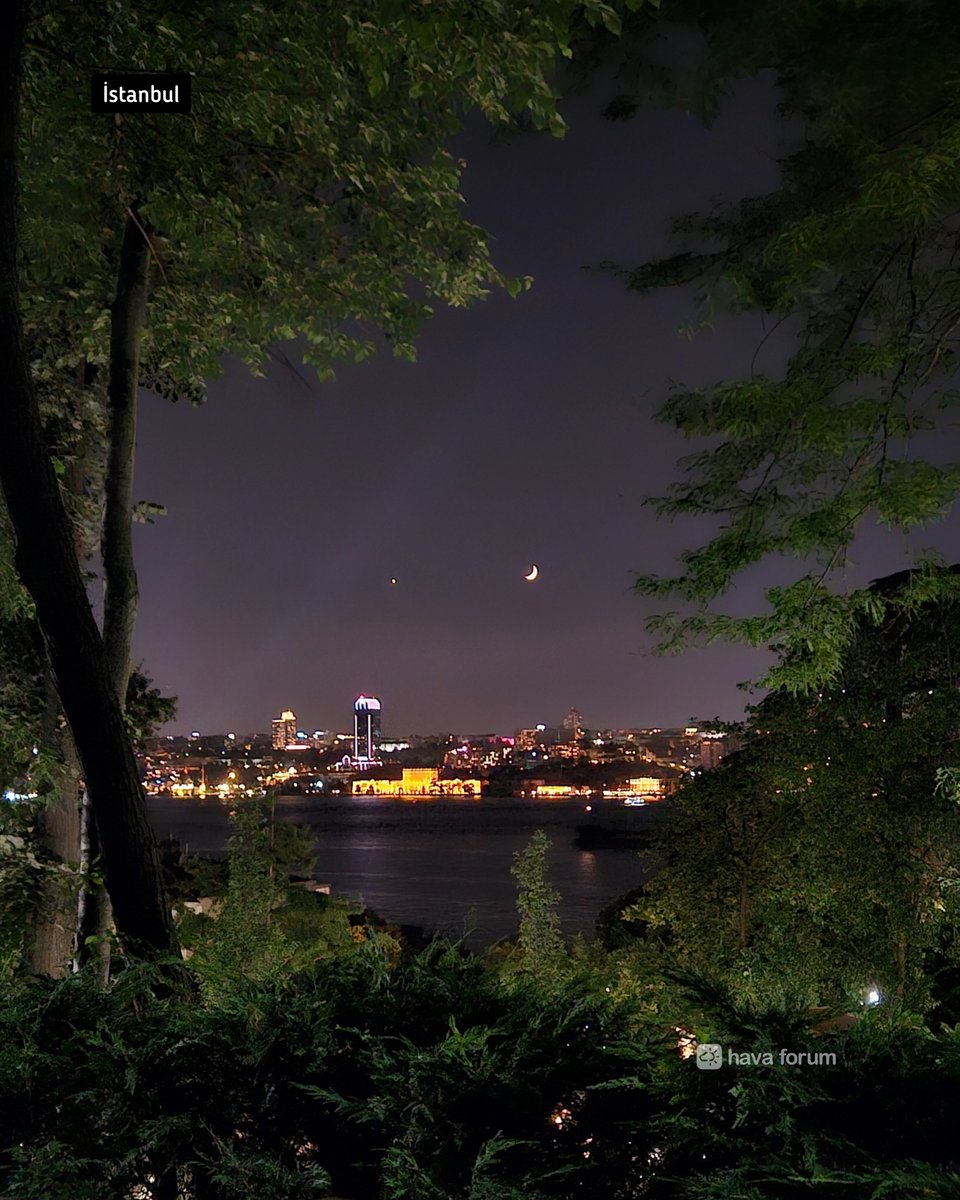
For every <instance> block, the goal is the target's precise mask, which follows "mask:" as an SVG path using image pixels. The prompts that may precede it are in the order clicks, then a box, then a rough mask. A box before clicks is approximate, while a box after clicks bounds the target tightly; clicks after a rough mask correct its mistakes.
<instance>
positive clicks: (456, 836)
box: [149, 796, 662, 946]
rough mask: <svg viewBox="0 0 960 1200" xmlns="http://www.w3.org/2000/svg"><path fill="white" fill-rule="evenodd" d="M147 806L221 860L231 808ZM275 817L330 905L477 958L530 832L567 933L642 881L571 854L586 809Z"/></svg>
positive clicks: (624, 868) (288, 807) (537, 806)
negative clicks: (300, 836)
mask: <svg viewBox="0 0 960 1200" xmlns="http://www.w3.org/2000/svg"><path fill="white" fill-rule="evenodd" d="M149 805H150V813H151V819H152V821H153V825H154V828H155V829H156V832H157V834H158V836H159V837H165V836H167V835H171V834H172V835H173V836H175V837H178V838H179V839H180V840H181V841H182V842H184V843H186V844H187V845H188V847H189V849H190V851H191V852H193V853H201V854H202V853H214V852H219V851H223V850H224V849H225V847H226V842H227V837H228V834H229V821H228V816H227V814H228V812H229V808H230V805H229V804H228V803H224V802H223V801H220V800H217V799H212V798H205V799H189V800H177V799H173V798H172V797H166V796H154V797H150V800H149ZM661 814H662V809H659V808H646V809H633V810H631V811H630V815H629V820H630V822H631V824H633V823H635V824H637V825H648V824H651V823H653V822H655V821H657V820H659V819H660V817H661ZM597 815H598V814H597V813H596V812H594V816H597ZM277 816H278V818H279V819H280V820H283V821H291V822H294V823H296V824H308V825H311V826H312V827H313V828H314V829H315V831H316V835H317V866H316V871H315V875H316V877H317V878H318V879H320V880H323V881H324V882H326V883H329V884H330V885H331V887H332V889H333V891H334V892H335V893H339V894H340V895H346V896H350V897H362V899H363V901H364V903H365V904H367V905H369V906H370V907H371V908H373V909H375V910H376V911H377V912H378V913H380V914H381V916H384V917H386V918H388V919H390V920H392V921H396V922H399V923H402V924H412V925H422V926H424V927H425V928H427V929H439V930H440V931H441V932H443V933H445V934H448V935H451V936H461V935H462V934H464V933H465V932H469V934H470V936H469V939H468V940H469V942H470V944H471V945H473V946H481V945H488V944H490V943H491V942H494V941H496V940H497V939H499V938H502V937H508V936H510V935H511V934H513V933H514V932H515V930H516V907H515V903H516V886H515V880H514V879H513V877H512V875H511V874H510V867H511V865H512V862H513V855H514V853H515V852H516V851H517V850H521V849H523V847H524V846H525V845H526V844H527V842H528V841H529V840H530V837H531V835H532V834H533V832H534V830H536V829H543V830H545V832H546V833H547V835H548V836H549V837H550V839H551V842H552V845H551V848H550V852H549V856H548V872H549V877H550V881H551V883H552V884H553V886H554V887H555V888H556V889H557V891H558V892H560V894H561V897H562V899H561V905H560V916H561V920H562V923H563V927H564V930H565V931H566V932H568V933H573V932H583V933H587V934H590V933H592V931H593V926H594V921H595V920H596V916H597V913H598V912H599V910H600V909H601V908H602V907H603V905H604V904H605V903H606V902H607V901H608V900H610V899H612V898H613V897H614V896H618V895H622V894H623V893H624V892H626V891H629V889H630V888H633V887H636V885H637V884H638V883H641V882H642V881H643V880H644V878H645V877H646V876H647V874H648V872H647V871H646V870H645V868H644V865H643V863H642V862H641V861H640V858H639V856H638V855H637V852H636V851H635V850H632V849H599V850H591V851H584V850H577V849H576V847H575V846H574V845H573V838H574V829H575V826H576V825H578V824H580V823H581V822H583V821H584V820H585V819H586V818H585V814H584V805H583V801H582V800H539V801H538V800H521V799H516V798H512V797H503V798H501V797H484V798H483V799H482V800H462V799H435V800H432V799H425V800H421V801H417V802H414V801H411V800H397V799H389V798H385V797H368V796H363V797H343V798H337V799H332V800H324V799H313V798H304V797H302V796H283V797H281V798H280V799H279V800H278V801H277ZM617 817H618V819H619V820H621V821H622V820H623V819H624V818H623V816H622V815H621V814H620V813H618V814H617Z"/></svg>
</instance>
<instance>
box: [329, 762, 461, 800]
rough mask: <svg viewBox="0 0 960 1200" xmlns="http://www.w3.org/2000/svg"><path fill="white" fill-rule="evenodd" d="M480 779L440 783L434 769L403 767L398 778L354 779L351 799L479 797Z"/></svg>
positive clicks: (371, 777) (442, 780) (442, 781)
mask: <svg viewBox="0 0 960 1200" xmlns="http://www.w3.org/2000/svg"><path fill="white" fill-rule="evenodd" d="M482 788H483V784H482V782H481V780H479V779H441V778H440V772H439V771H438V770H437V768H436V767H404V768H403V771H402V774H401V775H400V777H399V778H397V777H396V776H391V777H390V778H389V779H388V778H383V777H382V776H380V775H376V776H369V775H365V776H364V777H363V778H362V779H355V780H354V781H353V785H352V788H351V790H352V792H353V795H354V796H479V795H480V793H481V790H482Z"/></svg>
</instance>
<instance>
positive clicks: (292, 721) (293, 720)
mask: <svg viewBox="0 0 960 1200" xmlns="http://www.w3.org/2000/svg"><path fill="white" fill-rule="evenodd" d="M272 729H273V748H274V750H283V749H284V748H285V747H286V746H289V745H290V744H291V743H293V742H295V741H296V740H297V714H296V713H295V712H292V711H291V710H290V709H289V708H285V709H284V710H283V712H282V713H281V714H280V716H279V717H277V718H276V719H275V720H274V721H273V722H272Z"/></svg>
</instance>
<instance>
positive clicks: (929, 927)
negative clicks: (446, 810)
mask: <svg viewBox="0 0 960 1200" xmlns="http://www.w3.org/2000/svg"><path fill="white" fill-rule="evenodd" d="M908 584H909V578H908V577H907V575H906V574H905V573H904V574H903V575H900V576H893V577H890V578H889V579H887V580H884V581H882V582H881V583H880V584H878V585H875V590H877V591H880V590H882V591H883V592H884V593H885V594H886V595H887V596H888V597H890V596H892V594H893V593H895V591H896V589H897V588H902V587H905V586H908ZM958 649H960V605H958V603H957V601H956V600H949V601H943V602H940V603H939V604H929V605H927V606H925V608H924V609H923V610H922V611H921V612H920V613H919V614H918V615H917V616H915V617H914V616H908V615H906V614H904V613H903V612H900V611H898V610H897V608H896V606H895V605H893V606H891V608H890V609H889V611H888V614H887V616H886V618H885V619H884V621H883V622H882V623H881V624H880V625H874V624H873V623H872V622H869V621H861V622H860V625H859V628H858V630H857V636H856V638H855V639H854V641H853V642H852V644H851V645H850V647H849V648H848V650H847V653H846V655H845V657H844V663H843V667H842V670H841V673H840V677H839V679H838V680H837V683H836V685H835V686H834V687H832V688H829V689H824V690H823V691H822V692H821V693H819V694H818V695H816V696H815V697H813V698H805V697H802V696H796V695H790V694H789V693H788V692H786V691H785V690H781V691H780V692H778V693H774V694H773V695H771V696H769V697H767V698H766V699H765V700H764V701H762V702H761V703H760V704H759V705H758V706H757V707H756V708H755V709H754V710H753V711H752V714H751V719H750V722H749V727H748V729H747V733H746V739H745V745H744V748H743V749H742V750H741V751H739V752H738V753H736V754H733V755H731V756H730V757H729V758H728V759H727V760H726V761H725V762H724V763H723V764H721V766H720V767H718V768H717V769H716V770H714V771H709V772H707V773H706V774H704V775H703V776H701V777H700V778H698V779H697V780H695V781H694V782H693V783H691V784H690V785H688V786H687V787H686V788H685V789H684V790H683V792H682V793H681V797H680V802H679V803H680V811H679V816H678V820H677V821H676V822H675V823H674V824H672V825H671V830H670V836H669V843H668V844H667V845H666V847H665V848H664V864H663V869H662V871H661V873H660V874H659V875H658V876H657V877H656V878H655V879H654V880H653V882H652V883H651V884H650V885H649V896H648V897H647V898H646V899H644V900H642V901H641V902H640V904H639V905H638V906H637V912H638V914H639V915H643V916H645V917H646V918H647V920H649V921H650V922H651V932H652V935H653V936H654V937H656V935H657V932H658V931H664V932H669V934H670V935H671V937H670V950H669V952H670V954H671V955H674V954H675V955H676V956H677V957H678V959H679V960H680V962H681V963H682V964H685V965H686V966H692V967H695V968H696V969H698V970H701V971H710V972H715V973H716V974H717V975H719V976H720V977H722V978H724V979H726V980H727V981H728V982H729V983H730V985H731V986H733V987H735V988H736V989H737V991H738V992H739V993H740V994H743V995H747V996H751V995H752V996H753V997H754V998H755V999H756V998H760V999H762V1000H763V1001H764V1002H770V1001H771V1000H772V999H773V998H775V997H777V996H779V995H782V994H783V993H788V994H789V993H791V992H792V993H793V994H795V995H802V996H804V997H805V998H806V1000H807V1002H808V1003H811V1004H826V1003H841V1002H846V1003H849V1002H851V1001H857V1000H861V1001H862V999H863V996H864V995H865V993H866V991H867V990H868V989H869V988H870V987H871V986H876V987H877V988H879V990H880V991H881V992H882V993H883V994H884V995H885V996H887V997H888V998H890V999H894V998H896V999H899V1000H900V1001H902V1002H903V1003H904V1004H906V1005H907V1006H908V1007H910V1008H912V1009H923V1008H924V1007H926V1006H927V1005H928V1004H929V1003H930V993H931V982H932V981H931V978H930V973H929V969H928V968H929V965H930V962H931V958H932V957H933V956H936V955H938V954H940V953H941V951H942V950H943V949H944V947H945V939H947V935H948V933H949V930H950V929H951V928H952V926H953V924H954V923H955V921H956V919H957V917H958V915H960V910H958V907H957V906H958V903H960V897H958V891H957V888H958V884H960V807H958V805H957V802H956V800H955V798H954V795H953V792H952V790H951V789H950V788H949V787H944V786H942V779H943V776H942V772H943V769H944V767H945V766H950V767H955V766H956V763H957V759H958V755H960V691H958V688H957V682H958V679H957V669H956V666H955V663H956V661H957V659H956V656H957V653H958ZM951 953H952V951H951Z"/></svg>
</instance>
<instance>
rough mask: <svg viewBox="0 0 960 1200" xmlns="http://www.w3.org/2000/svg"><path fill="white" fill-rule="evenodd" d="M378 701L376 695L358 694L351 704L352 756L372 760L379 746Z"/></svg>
mask: <svg viewBox="0 0 960 1200" xmlns="http://www.w3.org/2000/svg"><path fill="white" fill-rule="evenodd" d="M380 715H381V708H380V701H379V700H378V699H377V698H376V696H358V697H357V699H356V701H355V703H354V706H353V758H354V761H355V762H373V761H375V759H376V757H377V749H378V748H379V746H380Z"/></svg>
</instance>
